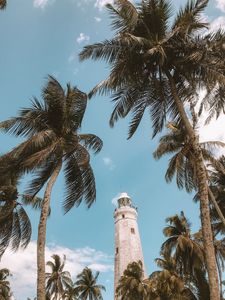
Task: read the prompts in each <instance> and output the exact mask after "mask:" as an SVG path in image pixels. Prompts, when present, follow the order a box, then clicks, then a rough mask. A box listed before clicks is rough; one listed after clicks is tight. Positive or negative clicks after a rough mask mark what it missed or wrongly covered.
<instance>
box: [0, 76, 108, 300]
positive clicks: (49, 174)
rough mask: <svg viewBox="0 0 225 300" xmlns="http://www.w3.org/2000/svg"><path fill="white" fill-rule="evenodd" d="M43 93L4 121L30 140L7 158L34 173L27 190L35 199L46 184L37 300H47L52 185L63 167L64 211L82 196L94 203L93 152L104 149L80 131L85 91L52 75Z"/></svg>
mask: <svg viewBox="0 0 225 300" xmlns="http://www.w3.org/2000/svg"><path fill="white" fill-rule="evenodd" d="M42 97H43V102H42V101H39V100H38V99H37V98H34V99H33V101H32V104H31V107H29V108H24V109H22V110H21V111H20V113H19V116H18V117H14V118H11V119H9V120H7V121H4V122H1V123H0V128H1V130H2V131H5V132H8V133H13V134H15V135H16V136H22V137H26V138H27V139H26V140H25V141H24V142H22V143H21V144H20V145H19V146H17V147H15V148H14V149H13V150H12V151H11V152H9V153H8V154H7V155H6V156H5V157H6V158H8V157H9V158H10V159H11V158H12V159H15V160H16V166H17V170H18V172H21V173H26V172H31V173H32V174H33V176H34V179H33V180H32V181H31V183H30V184H29V187H28V190H27V194H28V195H30V196H31V197H35V196H36V195H37V193H38V192H39V191H40V190H41V189H42V188H43V187H44V186H45V185H46V190H45V194H44V199H43V203H42V209H41V216H40V222H39V227H38V242H37V244H38V256H37V264H38V283H37V299H38V300H45V289H44V288H45V256H44V252H45V239H46V223H47V217H48V214H49V209H50V199H51V191H52V188H53V185H54V183H55V181H56V179H57V177H58V175H59V173H60V171H61V169H62V167H63V165H64V169H63V171H64V175H65V185H66V192H65V201H64V204H63V208H64V211H65V212H68V211H69V210H70V209H71V208H72V207H73V206H78V205H79V204H80V203H81V202H82V200H83V199H84V201H85V203H86V205H87V206H88V207H90V206H91V205H92V203H93V202H94V200H95V197H96V189H95V178H94V174H93V171H92V168H91V165H90V155H89V150H93V151H94V152H95V153H97V152H99V151H100V150H101V148H102V141H101V140H100V139H99V138H98V137H97V136H95V135H93V134H80V133H79V130H80V127H81V123H82V119H83V116H84V113H85V110H86V106H87V96H86V94H85V93H83V92H81V91H80V90H78V89H77V88H76V87H71V86H70V84H68V85H67V88H66V90H64V89H63V88H62V86H61V85H60V84H59V82H58V81H57V80H56V79H55V78H53V77H51V76H50V77H49V78H48V82H47V84H46V86H45V87H44V88H43V91H42ZM2 176H4V175H2Z"/></svg>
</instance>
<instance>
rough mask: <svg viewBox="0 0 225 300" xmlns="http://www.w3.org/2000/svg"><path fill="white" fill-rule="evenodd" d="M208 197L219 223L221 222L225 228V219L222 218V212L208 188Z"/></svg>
mask: <svg viewBox="0 0 225 300" xmlns="http://www.w3.org/2000/svg"><path fill="white" fill-rule="evenodd" d="M209 196H210V199H211V201H212V203H213V205H214V207H215V209H216V212H217V213H218V216H219V218H220V220H221V222H222V223H223V225H224V226H225V218H224V215H223V213H222V211H221V209H220V207H219V205H218V203H217V202H216V199H215V197H214V195H213V193H212V191H211V189H210V188H209Z"/></svg>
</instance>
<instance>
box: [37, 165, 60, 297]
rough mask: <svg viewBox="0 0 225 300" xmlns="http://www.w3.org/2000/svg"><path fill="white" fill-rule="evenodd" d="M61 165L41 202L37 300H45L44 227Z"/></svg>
mask: <svg viewBox="0 0 225 300" xmlns="http://www.w3.org/2000/svg"><path fill="white" fill-rule="evenodd" d="M61 166H62V163H61V162H60V163H59V164H58V165H57V167H56V168H55V170H54V172H53V173H52V176H51V177H50V179H49V181H48V183H47V186H46V190H45V194H44V200H43V206H42V209H41V216H40V221H39V225H38V240H37V300H45V299H46V298H45V297H46V295H45V294H46V293H45V242H46V225H47V218H48V214H49V207H50V199H51V192H52V188H53V185H54V183H55V181H56V179H57V177H58V175H59V172H60V170H61Z"/></svg>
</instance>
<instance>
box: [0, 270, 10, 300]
mask: <svg viewBox="0 0 225 300" xmlns="http://www.w3.org/2000/svg"><path fill="white" fill-rule="evenodd" d="M9 276H10V271H9V270H8V269H0V300H10V298H11V288H10V283H9V281H8V277H9Z"/></svg>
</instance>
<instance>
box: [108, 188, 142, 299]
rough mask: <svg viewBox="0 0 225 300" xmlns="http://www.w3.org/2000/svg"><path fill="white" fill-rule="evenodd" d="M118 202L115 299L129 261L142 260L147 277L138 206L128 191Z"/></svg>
mask: <svg viewBox="0 0 225 300" xmlns="http://www.w3.org/2000/svg"><path fill="white" fill-rule="evenodd" d="M117 202H118V203H117V204H118V206H117V208H116V209H115V212H114V221H115V264H114V295H115V296H114V299H116V288H117V286H118V282H119V279H120V277H121V276H122V275H123V272H124V270H125V269H126V268H127V265H128V264H129V263H131V262H134V261H135V262H137V261H139V260H141V262H142V265H143V269H144V277H146V276H145V275H146V274H145V268H144V257H143V252H142V246H141V239H140V235H139V230H138V223H137V217H138V213H137V208H135V207H134V206H133V204H132V200H131V198H130V197H129V196H128V195H127V193H121V194H120V195H119V197H118V200H117Z"/></svg>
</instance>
